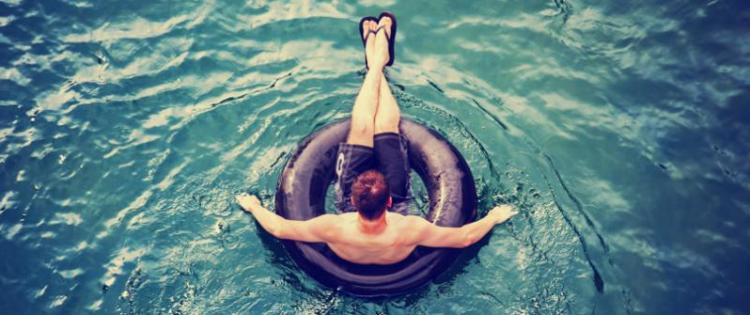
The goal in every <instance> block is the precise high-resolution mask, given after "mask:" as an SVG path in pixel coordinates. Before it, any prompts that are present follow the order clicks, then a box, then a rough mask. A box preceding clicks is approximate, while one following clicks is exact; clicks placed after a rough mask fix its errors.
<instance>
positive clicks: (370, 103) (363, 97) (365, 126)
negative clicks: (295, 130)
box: [346, 21, 384, 148]
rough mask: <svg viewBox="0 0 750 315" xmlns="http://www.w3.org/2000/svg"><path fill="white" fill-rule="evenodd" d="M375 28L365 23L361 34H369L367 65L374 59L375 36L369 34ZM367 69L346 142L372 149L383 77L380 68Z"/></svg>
mask: <svg viewBox="0 0 750 315" xmlns="http://www.w3.org/2000/svg"><path fill="white" fill-rule="evenodd" d="M376 27H377V24H376V23H375V22H374V21H367V22H365V24H364V26H363V32H365V34H369V35H368V36H367V42H366V43H365V50H366V53H367V55H368V57H369V58H368V63H369V62H370V60H369V59H370V58H374V56H373V57H371V56H372V55H373V53H371V52H373V51H374V50H375V39H376V37H377V34H371V33H370V32H371V31H372V30H374V29H375V28H376ZM369 69H370V70H369V71H368V72H367V74H366V75H365V80H364V82H362V87H361V88H360V89H359V94H358V95H357V98H356V99H355V101H354V107H352V120H351V127H350V129H349V137H348V138H347V141H346V142H347V143H349V144H355V145H362V146H366V147H370V148H372V147H373V141H372V138H373V135H374V134H375V113H376V112H377V110H378V102H379V98H380V96H379V95H380V85H381V84H380V83H381V82H382V81H383V77H384V76H383V69H382V67H374V66H373V67H369Z"/></svg>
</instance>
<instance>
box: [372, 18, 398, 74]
mask: <svg viewBox="0 0 750 315" xmlns="http://www.w3.org/2000/svg"><path fill="white" fill-rule="evenodd" d="M392 26H393V20H391V18H390V17H388V16H383V17H382V18H381V19H380V21H379V22H378V24H377V34H376V35H375V44H374V45H373V46H374V47H373V50H372V52H369V51H368V52H367V62H368V63H370V64H369V65H368V66H369V67H370V68H371V69H372V68H375V69H379V70H382V69H383V68H384V67H385V65H386V64H387V63H388V61H389V60H390V54H389V44H390V43H389V38H390V36H391V31H392V29H391V27H392Z"/></svg>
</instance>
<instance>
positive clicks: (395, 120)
mask: <svg viewBox="0 0 750 315" xmlns="http://www.w3.org/2000/svg"><path fill="white" fill-rule="evenodd" d="M400 120H401V116H400V115H399V114H398V113H395V114H390V115H378V116H377V117H375V134H378V133H383V132H398V124H399V122H400Z"/></svg>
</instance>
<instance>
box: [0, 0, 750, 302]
mask: <svg viewBox="0 0 750 315" xmlns="http://www.w3.org/2000/svg"><path fill="white" fill-rule="evenodd" d="M384 9H387V10H390V11H393V12H394V13H396V15H397V16H398V18H399V20H398V25H399V30H398V43H397V48H396V55H397V60H396V64H395V66H394V67H392V68H390V69H388V73H387V74H388V77H389V78H390V80H391V83H392V86H393V87H394V91H395V93H396V97H397V99H398V100H399V102H400V104H401V107H402V111H403V113H404V115H405V116H408V117H411V118H413V119H416V120H419V121H421V122H423V123H425V124H427V125H428V126H431V127H433V128H436V129H437V130H439V131H440V132H442V133H443V134H444V135H445V136H446V137H447V138H448V139H450V140H451V141H452V142H453V143H454V144H455V145H456V146H457V147H458V149H459V150H460V151H461V152H463V154H464V156H465V157H466V159H467V161H468V163H469V164H470V166H471V167H472V171H473V173H474V177H475V180H476V185H477V188H478V191H479V195H480V199H481V200H480V208H479V212H480V213H482V214H483V213H485V212H486V211H487V210H488V209H489V208H490V207H491V206H493V205H495V204H497V203H501V202H508V203H511V204H513V205H515V206H516V207H517V208H519V209H520V211H521V213H520V214H519V215H517V216H516V217H514V218H513V219H512V221H511V222H510V223H508V224H505V225H502V226H499V227H497V228H495V229H494V231H493V232H492V235H491V236H490V237H489V238H487V239H485V240H484V241H483V242H481V243H480V244H479V245H477V246H475V247H473V248H471V249H470V250H469V251H468V252H467V254H466V255H465V256H464V257H462V260H461V261H460V262H459V263H458V264H456V265H455V266H454V268H452V269H451V270H450V271H449V272H447V273H446V274H445V275H443V276H441V277H440V278H439V279H437V280H436V281H435V283H431V284H429V285H428V286H426V287H425V288H424V289H422V290H419V291H416V292H414V293H413V294H408V295H405V296H400V297H395V298H389V299H377V300H368V299H359V298H354V297H349V296H347V295H345V294H342V293H341V292H337V291H335V290H331V289H328V288H325V287H321V286H319V285H318V284H317V283H316V282H314V281H313V280H312V279H311V278H309V277H308V276H307V275H305V274H304V273H302V272H300V271H298V270H297V268H296V267H295V265H294V263H293V262H292V261H291V260H290V259H289V258H288V257H287V256H286V254H285V252H284V251H283V249H282V247H281V244H280V243H279V242H278V241H276V240H274V239H272V238H271V237H269V236H268V235H267V234H265V233H264V232H262V231H259V227H258V226H257V225H256V224H254V223H253V220H252V219H251V217H249V216H248V215H245V214H243V213H242V212H241V211H240V210H239V208H238V207H237V206H236V205H235V204H234V203H233V200H232V197H233V195H234V194H236V193H238V192H241V191H250V192H254V193H257V194H259V195H260V196H261V197H262V200H263V201H264V203H265V204H266V205H269V206H272V205H273V195H274V193H275V185H276V181H277V178H278V175H279V172H280V171H281V169H282V168H283V166H284V163H285V162H286V160H287V159H288V158H289V156H290V154H291V152H293V151H294V150H295V148H296V144H297V142H298V141H300V140H301V139H302V138H304V137H305V136H306V135H308V134H310V133H311V132H313V131H314V130H316V129H317V128H320V127H321V126H323V125H325V124H327V123H328V122H331V121H333V120H335V119H339V118H344V117H346V116H347V115H348V111H349V110H350V108H351V105H352V101H353V98H354V96H355V93H356V92H357V88H358V85H359V84H360V81H361V79H362V77H363V74H364V70H363V68H364V67H363V55H362V52H361V43H360V41H359V37H358V35H357V21H358V20H359V18H360V17H361V16H364V15H377V14H378V13H379V12H380V11H382V10H384ZM748 56H750V8H749V7H748V5H747V3H746V2H743V1H718V0H711V1H661V2H642V1H635V2H634V1H564V0H556V1H523V2H521V1H517V2H516V1H472V2H470V3H463V2H461V3H460V4H459V2H456V1H422V2H416V1H408V2H407V1H361V2H360V3H359V4H353V3H349V2H340V1H335V2H313V1H303V2H291V3H287V2H276V1H274V2H271V1H268V2H266V1H257V2H256V1H251V2H249V3H240V2H226V3H225V2H216V1H205V2H175V1H169V2H159V1H122V2H119V1H74V0H69V1H62V2H60V1H44V2H38V1H29V0H2V1H0V172H2V177H1V179H0V288H1V289H2V294H0V313H3V314H43V313H54V314H85V313H101V314H123V313H126V314H143V313H147V314H152V313H160V314H161V313H170V314H231V313H269V314H277V313H316V314H317V313H363V314H364V313H389V314H390V313H393V314H399V313H403V314H434V313H475V314H476V313H491V314H506V313H507V314H558V313H570V314H584V313H596V314H627V313H652V314H685V313H707V314H714V313H726V314H743V313H744V314H747V313H750V302H748V301H747V297H748V296H750V285H749V284H748V281H749V280H750V267H748V266H750V245H749V244H750V233H748V230H749V227H750V193H749V191H750V184H748V183H750V126H748V125H749V124H748V123H749V122H750V107H748V103H749V102H750V58H748ZM421 202H422V203H423V202H424V198H423V197H422V199H421Z"/></svg>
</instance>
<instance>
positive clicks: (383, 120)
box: [373, 19, 410, 214]
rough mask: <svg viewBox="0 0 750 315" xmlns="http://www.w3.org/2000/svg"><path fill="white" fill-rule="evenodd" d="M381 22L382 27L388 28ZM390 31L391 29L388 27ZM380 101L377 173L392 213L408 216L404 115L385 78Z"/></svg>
mask: <svg viewBox="0 0 750 315" xmlns="http://www.w3.org/2000/svg"><path fill="white" fill-rule="evenodd" d="M388 22H389V21H388V20H386V19H381V24H384V23H385V24H389V23H388ZM385 27H386V28H385V29H386V30H390V29H389V28H388V27H390V25H385ZM379 94H380V95H379V96H380V99H379V103H378V108H377V112H376V113H375V136H374V140H373V142H374V151H375V158H376V160H377V161H378V169H379V170H380V171H381V172H382V173H383V175H385V178H386V180H387V181H388V186H389V188H390V190H391V197H392V198H393V207H392V208H391V210H392V211H395V212H399V213H401V214H408V202H407V201H408V200H409V199H410V187H409V186H410V184H409V162H408V154H407V151H406V148H407V143H406V141H405V140H404V139H403V138H402V137H401V135H400V134H399V129H398V126H399V122H400V121H401V112H400V110H399V108H398V103H397V102H396V98H395V97H393V93H392V92H391V88H390V87H389V86H388V82H387V81H386V79H385V76H383V77H382V79H381V81H380V93H379Z"/></svg>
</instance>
